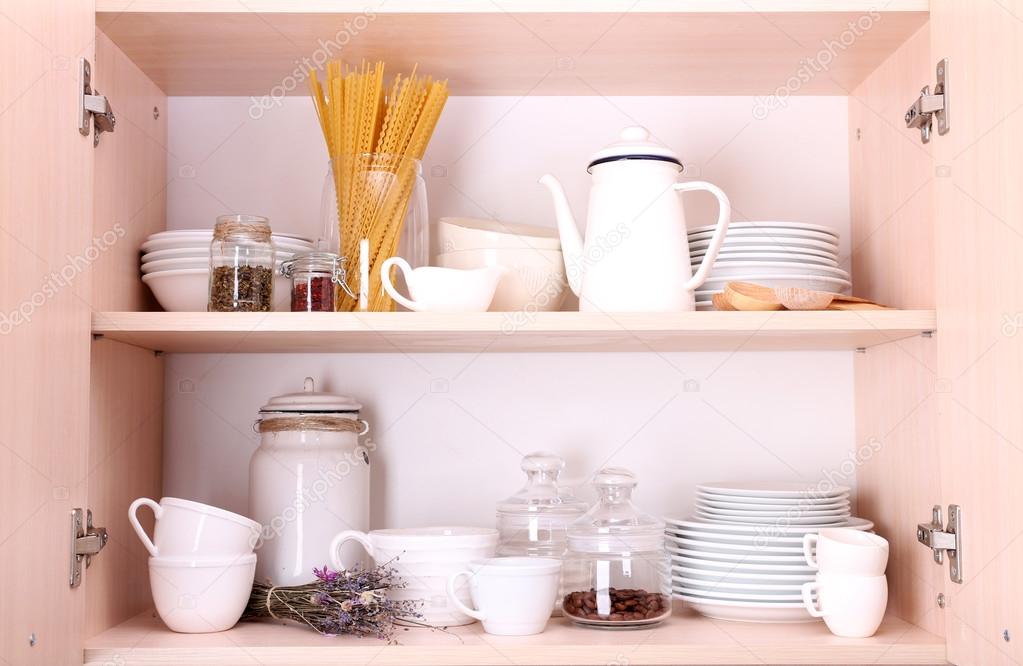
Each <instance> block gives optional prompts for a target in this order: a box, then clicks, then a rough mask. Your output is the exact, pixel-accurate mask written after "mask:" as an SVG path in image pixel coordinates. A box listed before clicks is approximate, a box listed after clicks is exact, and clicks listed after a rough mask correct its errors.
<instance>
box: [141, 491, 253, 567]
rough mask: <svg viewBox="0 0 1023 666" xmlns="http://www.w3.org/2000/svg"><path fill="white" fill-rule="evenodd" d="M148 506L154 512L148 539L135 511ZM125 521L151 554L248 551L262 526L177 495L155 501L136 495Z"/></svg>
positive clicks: (210, 554) (234, 553)
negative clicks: (154, 517)
mask: <svg viewBox="0 0 1023 666" xmlns="http://www.w3.org/2000/svg"><path fill="white" fill-rule="evenodd" d="M141 506H148V507H149V508H151V509H152V510H153V515H155V516H156V529H155V530H153V538H152V539H150V538H149V535H148V534H146V531H145V530H144V529H142V525H141V524H140V523H139V519H138V516H137V515H136V514H137V512H138V509H139V507H141ZM128 521H129V522H131V526H132V527H133V528H134V529H135V533H136V534H138V535H139V539H141V540H142V545H144V546H145V547H146V550H148V551H149V554H150V555H152V556H153V557H231V556H238V555H245V554H246V553H251V552H252V549H253V547H254V546H255V545H256V542H257V540H258V539H259V534H260V531H261V530H262V526H260V524H259V523H257V522H256V521H254V520H250V519H249V518H246V517H245V516H241V515H239V514H237V513H231V512H230V511H225V510H224V509H218V508H217V507H215V506H210V505H209V504H202V503H200V502H191V501H189V500H183V499H178V498H177V497H164V498H163V499H161V500H160V501H159V502H156V501H155V500H151V499H149V498H148V497H140V498H138V499H137V500H135V501H134V502H132V503H131V506H130V507H129V508H128Z"/></svg>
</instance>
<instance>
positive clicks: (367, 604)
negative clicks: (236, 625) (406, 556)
mask: <svg viewBox="0 0 1023 666" xmlns="http://www.w3.org/2000/svg"><path fill="white" fill-rule="evenodd" d="M313 574H314V575H315V576H316V582H313V583H306V584H305V585H293V586H289V587H273V586H271V585H266V584H264V583H258V582H257V583H256V584H255V585H253V587H252V596H251V597H249V604H248V606H247V607H246V608H245V613H244V614H243V615H242V618H243V619H245V618H266V617H271V618H274V619H278V620H295V621H298V622H302V623H304V624H307V625H309V626H310V627H312V628H313V629H315V630H316V631H318V632H319V633H321V634H323V635H324V636H336V635H338V634H351V635H355V636H360V637H362V636H375V637H376V638H380V639H383V640H386V641H389V642H390V641H393V639H394V627H395V625H396V624H400V623H413V624H418V623H417V622H416V620H417V619H421V618H422V615H421V614H420V613H419V612H418V606H419V602H417V601H394V600H392V599H390V598H388V596H387V591H388V590H391V589H397V588H402V587H405V582H404V581H403V580H402V579H401V578H399V577H398V575H397V572H396V571H395V569H394V568H393V567H391V566H390V563H389V562H388V563H385V564H381V565H379V566H377V567H374V568H372V569H363V568H362V567H361V566H358V567H355V568H353V569H349V570H347V571H331V570H330V569H328V568H327V567H326V566H324V567H323V569H315V568H314V569H313Z"/></svg>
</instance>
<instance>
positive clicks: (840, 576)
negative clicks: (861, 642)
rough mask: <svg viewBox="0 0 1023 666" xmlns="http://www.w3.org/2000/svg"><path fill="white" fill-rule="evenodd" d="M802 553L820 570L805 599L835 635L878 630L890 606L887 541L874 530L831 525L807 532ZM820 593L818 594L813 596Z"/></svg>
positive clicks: (869, 633) (805, 586) (855, 635)
mask: <svg viewBox="0 0 1023 666" xmlns="http://www.w3.org/2000/svg"><path fill="white" fill-rule="evenodd" d="M803 557H804V558H806V563H807V564H808V565H809V566H810V567H812V568H814V569H816V570H817V576H816V580H814V581H811V582H808V583H804V584H803V587H802V593H803V604H804V605H805V606H806V610H807V611H808V612H809V613H810V615H812V616H814V617H822V618H824V623H825V624H826V625H827V626H828V629H829V630H831V633H833V634H835V635H836V636H845V637H847V638H866V637H868V636H873V635H874V632H875V631H877V628H878V627H879V626H880V625H881V620H882V619H884V612H885V610H886V609H887V607H888V579H887V578H886V577H885V575H884V571H885V567H887V566H888V541H887V540H885V539H884V538H883V537H880V536H878V535H876V534H872V533H870V532H861V531H859V530H852V529H848V528H844V527H829V528H824V529H822V530H820V532H819V533H818V534H814V533H810V534H806V535H804V536H803ZM814 594H816V597H817V598H816V600H814Z"/></svg>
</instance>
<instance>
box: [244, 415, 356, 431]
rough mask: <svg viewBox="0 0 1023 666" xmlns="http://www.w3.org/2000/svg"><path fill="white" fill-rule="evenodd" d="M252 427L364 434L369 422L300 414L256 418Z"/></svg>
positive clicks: (256, 428) (257, 428)
mask: <svg viewBox="0 0 1023 666" xmlns="http://www.w3.org/2000/svg"><path fill="white" fill-rule="evenodd" d="M253 429H254V430H255V431H256V432H258V433H264V432H288V431H293V430H322V431H326V432H354V433H358V434H359V435H365V434H366V433H367V432H369V423H367V422H366V421H364V420H362V419H345V418H339V417H337V416H322V415H314V414H303V415H302V416H293V417H277V418H269V419H258V420H257V421H256V422H255V424H253Z"/></svg>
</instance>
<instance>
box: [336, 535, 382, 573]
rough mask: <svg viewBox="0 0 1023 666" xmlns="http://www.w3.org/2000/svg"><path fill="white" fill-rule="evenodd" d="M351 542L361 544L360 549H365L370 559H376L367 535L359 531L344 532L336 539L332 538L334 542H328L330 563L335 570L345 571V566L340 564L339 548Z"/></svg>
mask: <svg viewBox="0 0 1023 666" xmlns="http://www.w3.org/2000/svg"><path fill="white" fill-rule="evenodd" d="M353 540H354V541H358V542H359V543H361V544H362V547H363V548H365V549H366V552H367V553H369V556H370V557H372V558H374V559H375V558H376V555H375V553H374V552H373V543H372V542H371V541H370V540H369V535H367V534H366V533H365V532H360V531H359V530H345V531H344V532H341V533H339V534H338V535H337V536H336V537H334V540H333V541H331V542H330V563H331V564H333V565H334V568H335V569H336V570H338V571H344V570H345V566H344V564H342V562H341V546H343V545H344V544H345V542H346V541H353Z"/></svg>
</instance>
